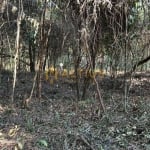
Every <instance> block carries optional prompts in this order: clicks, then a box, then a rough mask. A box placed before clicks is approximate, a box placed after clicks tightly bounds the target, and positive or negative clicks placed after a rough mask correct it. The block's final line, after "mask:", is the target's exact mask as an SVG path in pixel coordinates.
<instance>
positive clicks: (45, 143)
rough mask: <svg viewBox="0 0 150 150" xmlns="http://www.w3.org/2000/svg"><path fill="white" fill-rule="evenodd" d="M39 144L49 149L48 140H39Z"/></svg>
mask: <svg viewBox="0 0 150 150" xmlns="http://www.w3.org/2000/svg"><path fill="white" fill-rule="evenodd" d="M38 143H39V144H40V146H44V147H48V143H47V141H46V140H39V141H38Z"/></svg>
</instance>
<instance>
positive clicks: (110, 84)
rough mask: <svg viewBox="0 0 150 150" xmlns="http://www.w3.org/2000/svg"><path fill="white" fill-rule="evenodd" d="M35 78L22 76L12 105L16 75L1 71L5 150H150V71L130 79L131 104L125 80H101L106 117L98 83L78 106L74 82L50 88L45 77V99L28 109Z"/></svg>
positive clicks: (0, 135)
mask: <svg viewBox="0 0 150 150" xmlns="http://www.w3.org/2000/svg"><path fill="white" fill-rule="evenodd" d="M33 78H34V74H31V73H18V75H17V81H16V88H15V97H14V102H12V101H11V93H12V82H13V77H12V73H11V72H9V71H1V73H0V149H3V150H4V149H5V150H11V149H15V150H17V149H18V150H19V149H23V150H150V92H149V90H150V72H144V73H136V74H135V75H134V77H132V78H131V79H129V78H127V80H126V81H127V82H126V83H127V84H126V87H127V99H126V101H125V96H124V93H125V88H124V78H123V77H118V78H115V79H112V78H110V77H108V76H107V77H102V78H98V79H97V80H98V83H99V87H100V90H101V94H102V98H103V101H104V104H105V107H106V111H107V112H106V114H104V113H103V111H102V109H101V107H100V104H99V100H98V97H97V94H96V86H95V85H94V83H91V86H90V87H89V89H88V91H87V98H86V99H85V100H81V101H78V102H77V101H76V90H75V83H74V82H73V81H71V80H69V79H60V80H59V81H56V82H55V83H54V84H53V85H50V84H49V83H48V82H47V81H45V80H44V77H43V80H42V87H43V89H42V98H41V100H40V101H39V99H37V98H36V94H35V93H34V94H33V97H32V99H31V101H30V102H29V106H28V107H27V108H26V107H24V105H23V102H24V101H25V100H26V99H27V98H28V97H29V95H30V92H31V89H32V84H33ZM125 108H126V111H125ZM100 109H101V110H100Z"/></svg>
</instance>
